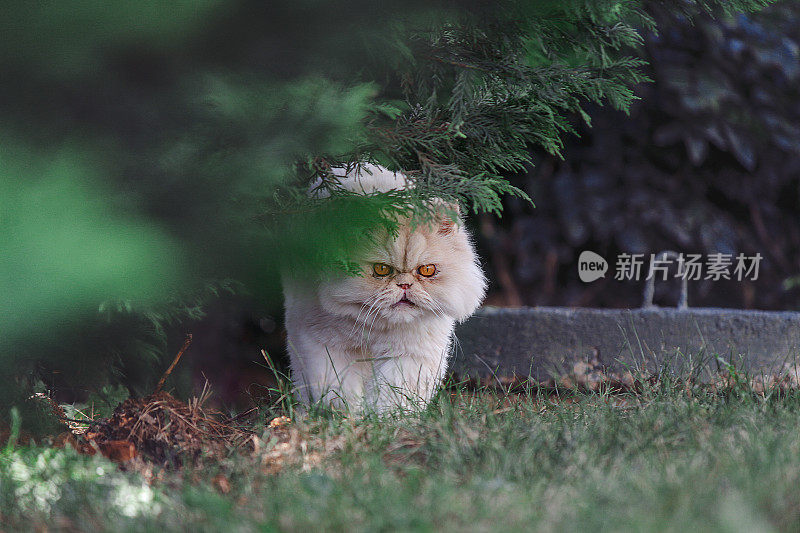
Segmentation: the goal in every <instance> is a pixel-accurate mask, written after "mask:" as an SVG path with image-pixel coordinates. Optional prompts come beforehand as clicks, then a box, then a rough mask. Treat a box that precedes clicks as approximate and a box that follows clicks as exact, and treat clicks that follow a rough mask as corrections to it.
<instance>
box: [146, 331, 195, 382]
mask: <svg viewBox="0 0 800 533" xmlns="http://www.w3.org/2000/svg"><path fill="white" fill-rule="evenodd" d="M190 344H192V334H191V333H189V334H188V335H186V340H185V341H184V342H183V346H182V347H181V349H180V351H179V352H178V355H176V356H175V359H173V360H172V364H171V365H169V368H168V369H167V371H166V372H164V375H163V376H161V379H159V380H158V385H156V390H155V391H153V394H155V393H157V392H160V391H161V387H163V386H164V382H165V381H167V378H168V377H169V375H170V374H171V373H172V369H173V368H175V365H177V364H178V361H180V360H181V357H182V356H183V352H185V351H186V349H187V348H189V345H190Z"/></svg>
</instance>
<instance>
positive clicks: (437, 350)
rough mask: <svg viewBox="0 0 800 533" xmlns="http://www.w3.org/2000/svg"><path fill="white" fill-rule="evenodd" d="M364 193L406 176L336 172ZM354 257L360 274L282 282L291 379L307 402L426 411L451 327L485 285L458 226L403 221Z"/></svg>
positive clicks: (395, 185) (376, 170) (367, 169)
mask: <svg viewBox="0 0 800 533" xmlns="http://www.w3.org/2000/svg"><path fill="white" fill-rule="evenodd" d="M340 175H341V176H342V177H341V180H340V182H341V185H342V186H343V187H344V188H346V189H347V190H350V191H353V192H357V193H360V194H370V193H373V192H376V191H377V192H387V191H390V190H393V189H402V188H404V187H406V186H407V180H406V178H405V176H403V175H402V174H399V173H393V172H390V171H389V170H387V169H385V168H383V167H379V166H375V165H363V166H362V167H361V171H360V172H359V173H356V172H351V173H350V174H348V175H347V176H344V172H343V171H342V172H341V173H340ZM380 241H382V245H379V246H376V247H374V248H373V249H371V250H367V251H366V252H365V253H364V254H363V256H361V257H356V258H353V259H354V261H355V262H356V263H357V264H359V265H360V266H361V268H362V272H361V274H362V275H360V276H352V275H346V274H344V273H342V274H340V275H333V276H331V277H328V278H326V279H324V280H323V281H319V282H313V283H308V282H305V283H304V282H302V281H301V280H297V279H291V278H289V277H285V279H284V295H285V297H286V329H287V332H288V350H289V355H290V360H291V371H292V383H293V386H294V390H295V393H296V395H297V396H298V397H299V398H300V399H301V401H303V402H304V403H305V404H310V403H314V402H318V401H321V402H323V403H324V404H327V405H331V406H333V407H344V408H349V409H351V410H353V411H364V410H367V411H370V410H374V411H377V412H384V411H386V410H389V409H392V408H395V407H402V408H419V407H423V406H424V405H425V404H426V403H427V402H428V401H429V400H430V399H431V397H432V396H433V394H434V393H435V392H436V389H437V387H438V386H439V385H440V383H441V381H442V377H443V376H444V372H445V370H446V368H447V359H448V356H449V354H450V352H451V342H452V337H453V329H454V327H455V323H456V322H457V321H463V320H465V319H466V318H468V317H469V316H470V315H471V314H472V313H473V312H475V310H476V309H477V307H478V305H480V303H481V301H482V299H483V295H484V293H485V290H486V279H485V278H484V275H483V272H482V271H481V268H480V265H479V264H478V258H477V255H476V253H475V250H474V248H473V246H472V243H471V242H470V236H469V235H468V233H467V231H466V229H465V228H464V226H463V224H456V223H454V222H453V221H452V220H451V219H450V218H448V217H447V216H446V215H445V214H444V212H442V213H439V217H438V219H437V223H436V224H435V225H434V226H432V227H431V226H430V225H424V224H422V225H419V226H417V227H416V228H415V229H412V227H411V226H410V225H409V224H408V222H407V221H406V222H405V223H403V224H401V226H400V229H399V233H398V235H397V237H396V238H392V237H391V236H388V235H387V236H386V237H385V238H382V239H380Z"/></svg>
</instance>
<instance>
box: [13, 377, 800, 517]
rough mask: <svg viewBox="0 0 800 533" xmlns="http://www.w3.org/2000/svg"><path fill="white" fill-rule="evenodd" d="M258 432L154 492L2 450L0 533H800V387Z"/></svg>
mask: <svg viewBox="0 0 800 533" xmlns="http://www.w3.org/2000/svg"><path fill="white" fill-rule="evenodd" d="M259 431H261V432H262V439H261V441H260V451H259V452H258V453H255V454H248V453H241V452H237V451H233V450H232V451H231V453H230V455H229V456H228V457H227V458H226V459H224V460H223V461H220V462H217V463H213V464H207V465H205V466H204V467H203V468H199V469H193V470H184V471H161V472H158V471H154V472H152V473H150V475H151V478H152V479H151V481H150V482H149V483H148V482H146V481H145V479H144V478H143V477H142V475H141V474H140V473H132V472H123V471H121V470H120V469H118V468H117V467H116V465H114V464H113V463H110V462H109V461H107V460H105V459H103V458H99V457H87V456H82V455H78V454H77V453H76V452H74V451H72V450H71V449H52V448H46V447H26V448H20V447H16V448H12V447H8V448H7V449H5V451H3V452H0V454H1V455H0V515H1V516H0V529H2V530H6V531H12V530H13V531H17V530H31V529H42V528H45V529H46V528H52V529H66V530H100V531H102V530H107V531H120V530H137V531H142V530H145V531H162V530H192V531H194V530H197V531H217V530H225V531H271V530H289V531H323V530H328V531H342V530H346V531H381V530H402V531H412V530H413V531H439V530H451V531H453V530H470V531H490V530H491V531H519V530H536V531H576V530H579V531H582V530H605V531H683V530H702V531H748V532H749V531H796V530H798V529H800V394H798V393H789V394H786V395H780V396H777V395H775V396H772V397H768V398H765V397H764V396H763V395H762V396H760V395H755V394H752V393H751V392H750V391H748V390H746V389H744V388H740V389H738V390H737V389H734V390H731V391H727V393H725V394H720V393H715V394H712V393H710V392H708V391H705V390H704V389H701V388H698V387H695V388H693V389H690V390H688V391H687V390H686V389H685V388H683V387H681V386H677V385H676V386H674V387H673V386H669V385H663V384H662V385H657V386H653V387H649V388H645V390H644V391H643V392H641V393H640V394H636V395H633V394H631V395H614V396H610V395H604V394H583V395H575V396H573V397H571V398H569V399H568V400H563V401H559V402H554V401H553V399H552V398H551V397H550V396H545V395H543V394H539V393H537V392H535V391H532V392H531V393H530V394H523V395H520V396H515V397H502V396H497V395H493V394H487V393H485V394H468V393H466V392H464V391H460V392H455V393H453V394H440V395H439V397H438V399H437V400H436V402H435V403H434V404H433V405H431V406H430V407H429V409H428V410H426V411H425V412H423V413H421V414H418V415H413V416H408V415H407V416H397V417H387V418H383V419H377V418H376V419H368V420H353V419H344V418H342V417H340V416H339V417H337V416H333V415H329V416H315V417H312V418H309V419H307V420H304V421H295V422H293V423H292V424H290V425H289V426H288V429H287V428H282V429H280V431H284V432H286V431H290V432H291V435H292V438H291V442H290V444H289V445H284V444H280V443H278V442H277V441H276V440H275V439H274V438H273V435H274V433H275V431H277V430H275V429H270V428H268V427H267V428H264V429H263V431H262V430H259ZM275 472H277V473H275Z"/></svg>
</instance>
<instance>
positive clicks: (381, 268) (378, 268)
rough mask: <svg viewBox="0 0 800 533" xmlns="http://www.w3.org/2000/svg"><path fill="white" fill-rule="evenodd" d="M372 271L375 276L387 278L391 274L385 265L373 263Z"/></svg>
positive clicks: (390, 268) (390, 270)
mask: <svg viewBox="0 0 800 533" xmlns="http://www.w3.org/2000/svg"><path fill="white" fill-rule="evenodd" d="M372 271H373V272H375V275H376V276H381V277H383V276H388V275H389V274H391V273H392V267H390V266H389V265H387V264H386V263H375V264H374V265H372Z"/></svg>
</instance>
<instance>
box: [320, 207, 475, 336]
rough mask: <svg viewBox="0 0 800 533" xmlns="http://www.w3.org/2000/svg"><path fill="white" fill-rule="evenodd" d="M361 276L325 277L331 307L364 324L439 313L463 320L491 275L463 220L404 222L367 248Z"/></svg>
mask: <svg viewBox="0 0 800 533" xmlns="http://www.w3.org/2000/svg"><path fill="white" fill-rule="evenodd" d="M360 259H361V260H360V261H359V264H360V265H361V269H362V275H361V276H343V277H339V278H335V279H330V280H327V281H324V282H322V283H321V285H320V287H319V298H320V303H321V304H322V306H323V307H324V308H325V309H326V310H327V311H328V312H330V313H333V314H336V315H339V316H349V317H351V318H354V319H356V321H358V322H360V323H363V324H364V325H365V326H370V327H372V326H373V325H377V326H381V325H392V324H402V323H408V322H411V321H417V320H425V319H428V318H434V317H436V316H443V317H449V318H452V319H455V320H464V319H466V318H467V317H469V316H470V315H471V314H472V313H473V312H475V309H477V307H478V305H480V302H481V300H482V299H483V295H484V292H485V290H486V280H485V278H484V276H483V272H482V271H481V269H480V266H479V265H478V262H477V257H476V255H475V252H474V250H473V248H472V245H471V243H470V241H469V236H468V235H467V232H466V230H465V229H464V228H463V226H459V225H456V224H453V223H452V222H449V221H444V222H441V223H439V224H437V225H434V226H433V227H429V226H421V227H417V228H416V229H413V230H412V228H411V227H410V226H407V225H404V226H401V228H400V231H399V234H398V236H397V238H395V239H392V238H386V239H385V242H384V244H383V245H382V246H378V247H375V248H374V249H372V250H369V251H367V252H366V253H365V254H364V256H363V257H362V258H360Z"/></svg>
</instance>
